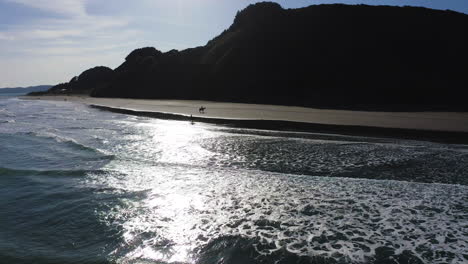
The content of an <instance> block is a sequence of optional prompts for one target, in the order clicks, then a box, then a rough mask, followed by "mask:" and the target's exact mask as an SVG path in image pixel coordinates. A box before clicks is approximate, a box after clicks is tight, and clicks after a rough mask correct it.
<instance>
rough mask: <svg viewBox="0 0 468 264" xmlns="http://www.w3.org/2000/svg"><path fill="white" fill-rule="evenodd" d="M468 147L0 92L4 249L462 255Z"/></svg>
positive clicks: (91, 256)
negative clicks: (247, 125)
mask: <svg viewBox="0 0 468 264" xmlns="http://www.w3.org/2000/svg"><path fill="white" fill-rule="evenodd" d="M467 184H468V146H464V145H446V144H439V143H430V142H422V141H409V140H397V139H382V138H368V137H351V136H340V135H328V134H314V133H299V132H284V131H283V132H280V131H271V130H254V129H241V128H232V127H224V126H220V125H210V124H203V123H195V124H191V123H189V122H187V121H173V120H160V119H151V118H146V117H137V116H130V115H123V114H117V113H112V112H106V111H102V110H99V109H95V108H91V107H89V106H85V105H81V104H76V103H71V102H61V101H35V100H21V99H19V98H16V97H12V96H3V97H0V263H38V264H41V263H61V264H63V263H123V264H127V263H145V264H147V263H200V264H205V263H206V264H210V263H224V264H231V263H242V264H244V263H284V264H286V263H400V264H403V263H441V264H442V263H467V262H468V253H467V252H468V251H467V250H468V187H467Z"/></svg>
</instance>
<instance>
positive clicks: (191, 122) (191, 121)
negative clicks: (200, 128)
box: [190, 115, 195, 125]
mask: <svg viewBox="0 0 468 264" xmlns="http://www.w3.org/2000/svg"><path fill="white" fill-rule="evenodd" d="M190 124H192V125H193V124H195V122H194V121H193V116H192V115H190Z"/></svg>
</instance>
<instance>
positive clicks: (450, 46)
mask: <svg viewBox="0 0 468 264" xmlns="http://www.w3.org/2000/svg"><path fill="white" fill-rule="evenodd" d="M466 47H468V15H465V14H462V13H456V12H453V11H439V10H432V9H427V8H418V7H391V6H366V5H352V6H350V5H341V4H335V5H313V6H309V7H305V8H299V9H283V8H282V7H281V6H280V5H278V4H276V3H258V4H254V5H250V6H248V7H247V8H245V9H244V10H242V11H240V12H238V14H237V15H236V17H235V19H234V23H233V24H232V25H231V26H230V27H229V28H228V29H227V30H225V31H224V32H222V33H221V34H220V35H219V36H217V37H215V38H214V39H212V40H211V41H209V42H208V43H207V44H206V45H205V46H202V47H196V48H191V49H186V50H182V51H176V50H171V51H168V52H165V53H163V52H161V51H159V50H157V49H155V48H150V47H147V48H141V49H137V50H135V51H133V52H131V53H130V54H129V55H128V56H127V57H126V58H125V62H124V63H123V64H122V65H120V66H119V67H117V68H116V69H115V70H111V69H109V68H106V67H96V68H94V69H90V70H88V71H85V72H84V73H82V74H81V75H80V76H78V77H74V78H73V79H72V80H71V81H70V82H68V83H65V84H60V85H57V86H55V87H53V88H52V89H51V90H50V92H52V93H53V92H56V93H58V92H61V91H62V92H63V91H66V92H67V93H90V94H91V96H95V97H121V98H146V99H150V98H154V99H190V100H212V101H224V102H243V103H267V104H280V105H296V106H307V107H325V108H335V109H358V110H387V111H400V110H404V111H407V110H410V111H411V110H449V111H456V110H461V111H466V110H467V109H468V104H467V103H466V100H465V97H464V96H462V95H463V94H464V92H466V90H467V88H468V49H467V48H466Z"/></svg>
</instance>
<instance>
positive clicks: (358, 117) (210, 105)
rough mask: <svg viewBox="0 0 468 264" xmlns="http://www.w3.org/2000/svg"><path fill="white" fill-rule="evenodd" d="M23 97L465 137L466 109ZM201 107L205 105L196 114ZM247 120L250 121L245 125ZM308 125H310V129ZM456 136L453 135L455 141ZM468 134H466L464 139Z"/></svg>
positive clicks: (176, 114)
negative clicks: (355, 108)
mask: <svg viewBox="0 0 468 264" xmlns="http://www.w3.org/2000/svg"><path fill="white" fill-rule="evenodd" d="M22 99H34V100H53V101H71V102H78V103H83V104H87V105H90V106H95V107H100V108H105V109H107V110H114V111H119V112H124V113H129V114H139V115H148V116H151V115H152V114H153V115H154V117H158V114H159V115H160V117H163V118H164V117H165V118H171V117H172V118H174V119H188V118H189V117H190V116H191V115H192V117H193V119H194V120H197V121H207V122H210V121H212V123H213V121H216V122H214V123H219V122H220V121H222V120H224V123H233V122H241V123H242V122H243V123H245V124H246V125H247V126H249V127H255V125H253V126H252V124H253V123H254V122H259V123H261V122H262V121H263V123H266V122H270V126H267V127H268V128H275V125H278V126H280V127H281V128H284V127H285V126H293V127H296V128H299V129H300V128H304V129H305V130H319V131H318V132H326V131H327V130H330V132H341V131H342V132H343V133H349V132H350V131H354V132H353V133H352V134H360V133H357V131H356V130H360V131H361V132H362V133H363V134H364V135H369V134H379V135H380V134H382V132H383V131H387V133H383V134H382V135H384V136H392V135H395V136H396V137H406V138H415V139H418V138H419V137H420V136H421V138H422V139H426V138H428V137H429V138H431V137H434V138H441V137H443V138H445V140H444V141H447V140H448V141H451V140H450V139H451V138H452V137H453V139H454V140H455V141H460V139H463V138H464V137H467V136H468V113H466V112H463V113H457V112H370V111H348V110H327V109H314V108H305V107H295V106H278V105H258V104H240V103H221V102H210V101H190V100H142V99H120V98H93V97H87V96H41V97H37V96H25V97H22ZM200 106H204V107H206V110H205V113H204V114H202V113H199V111H198V109H199V108H200ZM249 124H250V125H249ZM308 128H310V129H308ZM455 138H457V139H455ZM467 138H468V137H467Z"/></svg>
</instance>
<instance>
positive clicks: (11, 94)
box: [0, 93, 27, 97]
mask: <svg viewBox="0 0 468 264" xmlns="http://www.w3.org/2000/svg"><path fill="white" fill-rule="evenodd" d="M26 94H27V93H0V96H8V97H16V96H22V95H26Z"/></svg>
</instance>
